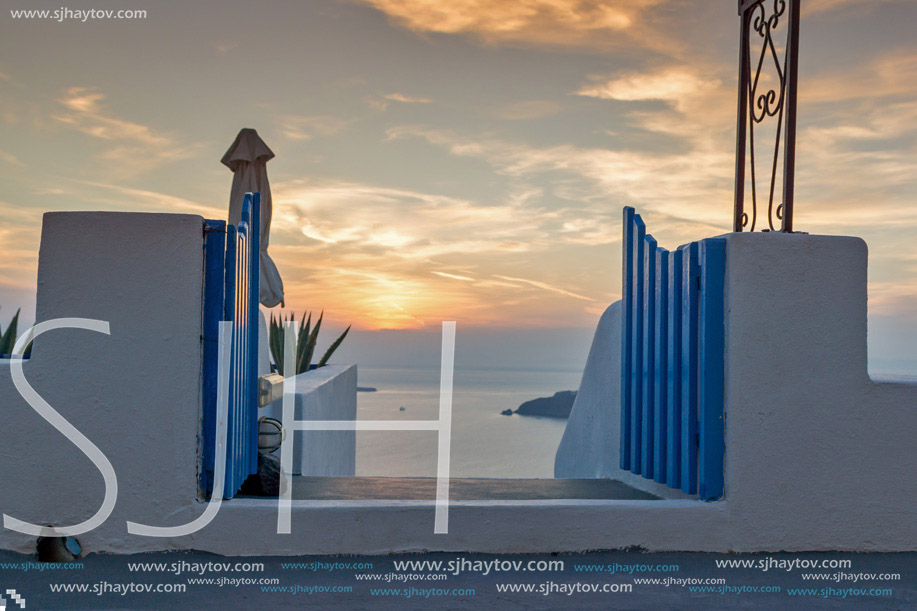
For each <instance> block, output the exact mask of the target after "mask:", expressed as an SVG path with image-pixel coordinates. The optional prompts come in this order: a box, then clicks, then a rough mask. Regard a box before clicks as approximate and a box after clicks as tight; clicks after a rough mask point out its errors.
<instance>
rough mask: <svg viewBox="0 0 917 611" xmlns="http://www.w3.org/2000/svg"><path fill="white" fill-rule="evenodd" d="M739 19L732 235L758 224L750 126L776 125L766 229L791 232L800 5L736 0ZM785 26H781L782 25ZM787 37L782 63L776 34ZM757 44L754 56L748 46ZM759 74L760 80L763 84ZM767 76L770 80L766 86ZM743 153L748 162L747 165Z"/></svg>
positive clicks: (778, 0)
mask: <svg viewBox="0 0 917 611" xmlns="http://www.w3.org/2000/svg"><path fill="white" fill-rule="evenodd" d="M739 15H740V16H741V18H742V31H741V49H740V52H739V113H738V120H737V123H736V186H735V217H734V229H735V231H754V230H755V227H756V225H757V223H758V199H759V198H758V176H757V171H756V164H755V126H756V125H759V124H762V123H764V122H765V120H767V119H775V120H776V130H775V136H774V155H773V160H772V163H771V167H770V181H769V183H768V192H767V228H765V229H764V231H776V230H777V229H778V228H777V227H776V226H775V223H774V221H775V220H777V221H780V227H779V230H780V231H784V232H792V231H793V187H794V180H795V161H796V74H797V66H798V50H799V0H739ZM784 23H785V24H786V25H785V26H784ZM783 31H785V32H786V42H785V49H784V52H783V58H782V59H783V61H782V62H781V57H780V53H778V51H777V44H776V43H775V33H778V32H783ZM753 41H754V42H755V43H756V45H755V47H756V48H757V45H758V44H760V51H759V52H757V53H755V54H754V58H755V63H754V71H752V68H753V65H752V57H753V54H752V42H753ZM762 75H763V76H764V78H763V79H762ZM767 75H770V76H771V78H772V79H773V80H770V81H768V76H767ZM781 144H782V145H783V172H782V182H783V184H782V193H781V195H782V202H781V203H780V204H779V205H777V207H776V208H775V207H774V196H775V191H776V187H777V177H778V159H779V158H780V152H781ZM746 153H747V155H748V162H746ZM746 167H748V168H749V169H750V177H749V178H750V181H749V182H750V185H751V211H750V212H751V217H750V218H749V214H748V212H747V211H746V209H745V182H746V181H745V170H746Z"/></svg>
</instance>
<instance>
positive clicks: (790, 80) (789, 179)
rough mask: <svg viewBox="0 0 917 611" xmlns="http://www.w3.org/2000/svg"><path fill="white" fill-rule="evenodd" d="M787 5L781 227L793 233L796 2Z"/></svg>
mask: <svg viewBox="0 0 917 611" xmlns="http://www.w3.org/2000/svg"><path fill="white" fill-rule="evenodd" d="M789 2H790V24H789V30H788V32H787V47H786V54H787V58H786V79H787V84H786V138H785V147H786V148H785V149H784V151H783V215H782V217H783V227H782V229H781V231H783V232H785V233H792V232H793V196H794V192H793V187H794V182H795V179H796V80H797V79H796V76H797V72H798V70H799V4H800V2H799V0H789Z"/></svg>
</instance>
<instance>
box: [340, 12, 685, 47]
mask: <svg viewBox="0 0 917 611" xmlns="http://www.w3.org/2000/svg"><path fill="white" fill-rule="evenodd" d="M358 1H361V2H363V3H365V4H368V5H370V6H372V7H374V8H376V9H378V10H380V11H382V12H384V13H385V14H387V15H388V16H389V17H390V18H391V19H392V20H393V21H394V22H396V23H398V24H399V25H401V26H403V27H405V28H407V29H409V30H412V31H415V32H433V33H440V34H470V35H473V36H476V37H478V38H480V39H481V40H483V41H484V42H486V43H488V44H520V43H521V44H539V45H551V46H574V47H596V48H609V47H614V46H619V45H621V44H623V43H625V42H628V41H631V42H632V41H633V40H634V39H635V38H639V39H640V41H641V46H647V47H651V48H654V47H658V46H660V45H663V44H668V43H666V42H665V41H664V39H662V38H658V37H657V38H653V37H646V36H642V34H645V33H646V28H647V26H648V21H647V19H646V15H645V13H646V12H647V11H648V9H650V8H652V7H654V6H657V5H660V4H664V3H666V2H667V1H668V0H616V1H611V0H599V1H594V0H593V1H589V0H451V1H449V2H442V1H439V0H358Z"/></svg>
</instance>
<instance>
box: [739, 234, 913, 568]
mask: <svg viewBox="0 0 917 611" xmlns="http://www.w3.org/2000/svg"><path fill="white" fill-rule="evenodd" d="M726 260H727V272H726V273H727V278H726V283H727V287H728V289H727V301H726V304H727V326H726V342H727V344H726V345H727V351H726V406H727V413H726V498H727V501H728V503H729V504H730V507H731V510H732V511H733V512H734V514H735V515H736V516H739V517H741V519H742V521H743V523H744V528H745V529H746V530H745V532H744V536H745V537H747V538H748V540H749V541H754V542H759V543H758V544H759V545H763V544H765V543H766V544H767V545H768V547H769V548H770V549H782V548H785V549H794V548H798V546H799V542H800V541H804V542H806V544H807V546H808V547H809V548H811V549H831V548H843V549H889V550H892V549H912V550H913V549H917V503H915V502H914V499H917V477H914V465H915V459H917V442H915V440H917V385H915V384H907V383H877V382H873V381H872V380H870V378H869V376H868V374H867V369H866V360H867V351H866V304H867V299H866V297H867V291H866V268H867V248H866V244H865V242H863V241H862V240H860V239H858V238H850V237H828V236H807V235H798V234H792V235H785V234H780V233H775V234H764V235H762V234H747V233H742V234H735V235H731V236H729V239H728V242H727V251H726Z"/></svg>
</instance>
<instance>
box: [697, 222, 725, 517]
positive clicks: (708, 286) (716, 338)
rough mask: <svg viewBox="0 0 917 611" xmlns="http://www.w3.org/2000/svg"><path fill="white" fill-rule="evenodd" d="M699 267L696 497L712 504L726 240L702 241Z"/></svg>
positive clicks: (719, 481) (719, 448)
mask: <svg viewBox="0 0 917 611" xmlns="http://www.w3.org/2000/svg"><path fill="white" fill-rule="evenodd" d="M701 263H702V269H703V273H702V275H701V290H700V332H699V337H700V345H699V367H700V386H699V389H698V396H699V401H700V404H699V406H698V416H699V419H700V421H699V425H698V428H699V435H700V440H699V446H700V447H699V455H698V480H699V481H698V495H699V496H700V498H701V500H704V501H712V500H715V499H718V498H720V497H721V496H723V458H724V452H725V447H724V421H723V420H724V419H723V403H724V399H725V397H724V392H725V378H724V371H723V369H724V352H725V329H724V299H723V297H724V283H725V275H726V240H724V239H723V238H708V239H706V240H703V241H702V242H701Z"/></svg>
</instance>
